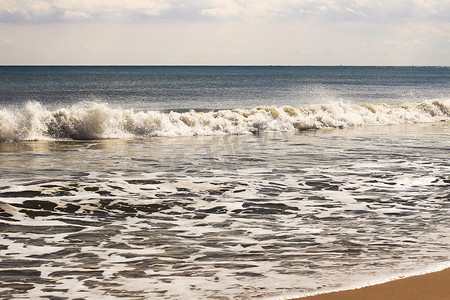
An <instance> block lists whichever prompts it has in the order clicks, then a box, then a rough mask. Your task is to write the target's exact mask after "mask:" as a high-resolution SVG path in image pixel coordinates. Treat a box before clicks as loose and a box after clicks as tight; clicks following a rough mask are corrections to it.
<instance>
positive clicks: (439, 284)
mask: <svg viewBox="0 0 450 300" xmlns="http://www.w3.org/2000/svg"><path fill="white" fill-rule="evenodd" d="M449 297H450V268H446V269H443V270H439V271H433V272H431V273H426V274H422V275H413V276H411V277H405V278H399V279H395V280H392V281H387V282H384V283H379V284H374V285H369V286H364V287H361V288H357V289H349V290H342V291H335V292H327V293H323V294H316V295H310V296H303V297H293V298H287V299H290V300H344V299H345V300H357V299H365V300H377V299H399V300H400V299H408V300H421V299H434V300H441V299H442V300H444V299H449Z"/></svg>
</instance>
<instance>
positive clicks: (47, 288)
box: [0, 121, 450, 299]
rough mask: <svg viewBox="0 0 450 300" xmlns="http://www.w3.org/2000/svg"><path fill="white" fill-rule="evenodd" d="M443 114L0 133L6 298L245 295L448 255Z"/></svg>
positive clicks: (371, 274) (345, 279) (346, 279)
mask: <svg viewBox="0 0 450 300" xmlns="http://www.w3.org/2000/svg"><path fill="white" fill-rule="evenodd" d="M449 137H450V123H449V122H448V121H443V122H435V123H429V124H402V125H393V126H372V127H355V128H346V129H322V130H313V131H309V130H307V131H289V132H275V133H262V134H245V135H220V136H197V137H192V136H182V137H165V138H161V137H155V138H130V139H107V140H89V141H74V140H66V141H55V140H53V141H20V142H2V143H0V172H1V174H2V176H1V177H0V178H1V179H0V208H1V210H0V227H1V236H0V239H1V243H0V245H1V246H0V292H1V294H2V297H4V298H5V299H9V298H20V297H28V298H37V297H61V298H70V299H73V298H77V297H80V298H87V297H90V298H92V297H100V296H102V297H104V298H114V297H127V298H131V299H148V298H151V299H174V298H175V299H176V298H180V299H201V298H213V299H214V298H217V299H254V298H267V297H273V296H283V295H288V294H303V293H308V292H316V291H320V290H329V289H336V288H340V287H344V286H345V285H348V284H349V283H352V284H358V283H359V284H364V283H365V282H368V281H369V280H374V279H380V278H386V277H389V276H392V275H394V274H401V273H407V272H413V271H418V270H421V269H424V268H428V267H430V266H438V265H440V264H442V263H446V262H448V260H449V256H450V253H449V251H448V249H449V246H450V229H449V227H448V223H449V217H448V216H449V200H450V194H449V190H450V189H449V186H450V159H449V155H448V154H449V150H450V144H449V143H450V138H449Z"/></svg>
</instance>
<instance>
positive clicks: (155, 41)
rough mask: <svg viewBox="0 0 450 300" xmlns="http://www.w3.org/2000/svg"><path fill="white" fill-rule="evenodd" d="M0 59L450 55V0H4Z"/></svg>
mask: <svg viewBox="0 0 450 300" xmlns="http://www.w3.org/2000/svg"><path fill="white" fill-rule="evenodd" d="M0 64H1V65H21V64H22V65H23V64H25V65H36V64H43V65H47V64H51V65H55V64H57V65H79V64H82V65H111V64H112V65H123V64H126V65H136V64H137V65H339V64H343V65H447V66H449V65H450V0H286V1H283V0H259V1H257V0H247V1H241V0H192V1H189V0H188V1H182V0H128V1H127V0H0Z"/></svg>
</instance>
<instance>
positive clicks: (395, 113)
mask: <svg viewBox="0 0 450 300" xmlns="http://www.w3.org/2000/svg"><path fill="white" fill-rule="evenodd" d="M448 120H450V106H449V104H448V103H446V102H443V101H439V100H427V101H423V102H414V103H401V104H396V105H387V104H370V103H369V104H363V105H356V104H347V103H344V102H334V103H329V104H321V105H312V106H307V107H300V108H296V107H291V106H283V107H275V106H259V107H256V108H253V109H233V110H219V111H209V112H197V111H194V110H191V111H188V112H174V111H172V112H169V113H162V112H158V111H134V110H132V109H121V108H117V107H113V106H111V105H108V104H105V103H96V102H83V103H78V104H75V105H72V106H70V107H66V108H59V109H55V110H50V109H48V108H46V107H44V106H43V105H41V104H40V103H38V102H28V103H26V104H25V105H24V106H23V107H19V108H15V109H5V108H4V109H1V110H0V140H1V141H9V140H15V141H20V140H43V139H75V140H87V139H89V140H91V139H108V138H132V137H155V136H198V135H227V134H233V135H234V134H250V133H261V132H286V131H294V130H310V129H321V128H345V127H355V126H378V125H394V124H405V123H425V122H438V121H448Z"/></svg>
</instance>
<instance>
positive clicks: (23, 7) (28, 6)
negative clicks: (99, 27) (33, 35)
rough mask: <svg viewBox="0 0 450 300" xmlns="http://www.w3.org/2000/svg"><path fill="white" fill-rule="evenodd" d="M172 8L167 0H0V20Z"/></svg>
mask: <svg viewBox="0 0 450 300" xmlns="http://www.w3.org/2000/svg"><path fill="white" fill-rule="evenodd" d="M171 7H172V6H171V4H169V3H168V2H167V1H166V0H126V1H121V0H33V1H27V0H2V2H1V3H0V22H32V23H33V22H61V21H62V22H64V21H77V20H78V21H80V20H94V21H95V20H121V19H140V18H148V17H156V16H159V15H160V14H161V13H162V12H164V11H166V10H169V9H171Z"/></svg>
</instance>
